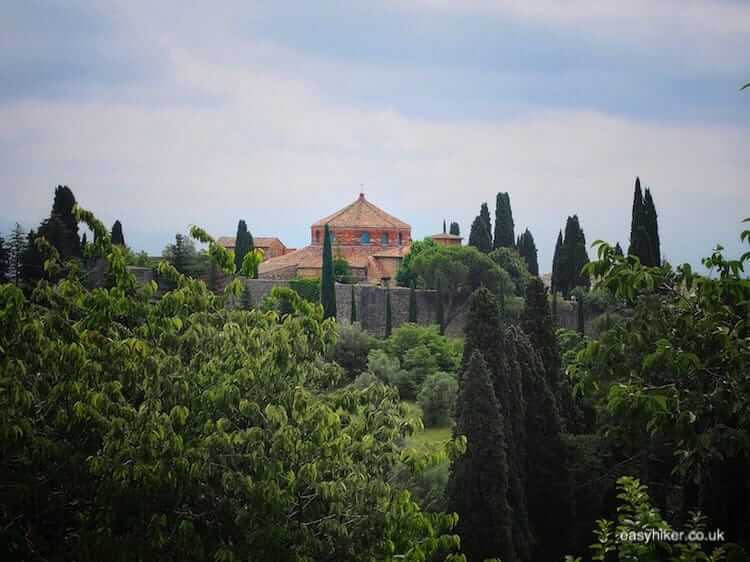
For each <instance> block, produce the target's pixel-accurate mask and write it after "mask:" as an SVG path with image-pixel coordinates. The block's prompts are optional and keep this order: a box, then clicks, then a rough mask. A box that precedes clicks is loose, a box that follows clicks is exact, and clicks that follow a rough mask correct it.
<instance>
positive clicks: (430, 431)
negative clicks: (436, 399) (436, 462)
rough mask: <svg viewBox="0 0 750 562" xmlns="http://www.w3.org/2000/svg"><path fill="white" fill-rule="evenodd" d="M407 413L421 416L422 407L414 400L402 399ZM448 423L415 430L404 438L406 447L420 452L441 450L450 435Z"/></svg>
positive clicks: (450, 430)
mask: <svg viewBox="0 0 750 562" xmlns="http://www.w3.org/2000/svg"><path fill="white" fill-rule="evenodd" d="M404 404H405V405H406V407H407V409H408V412H409V415H410V416H414V417H417V418H420V419H421V418H422V409H421V408H420V407H419V404H417V403H416V402H410V401H404ZM452 436H453V435H452V429H451V426H450V425H444V426H438V427H426V428H424V429H422V430H418V431H416V432H415V433H414V434H412V435H411V436H410V437H409V438H408V439H407V440H406V443H405V445H406V447H408V448H413V449H416V450H417V451H419V452H422V453H425V454H427V453H435V452H437V451H439V450H441V449H442V448H443V447H444V446H445V444H446V443H447V442H448V441H450V439H451V437H452Z"/></svg>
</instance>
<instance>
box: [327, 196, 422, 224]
mask: <svg viewBox="0 0 750 562" xmlns="http://www.w3.org/2000/svg"><path fill="white" fill-rule="evenodd" d="M326 224H327V225H328V226H331V227H337V228H352V227H357V228H359V227H361V228H408V229H411V226H409V225H408V224H406V223H405V222H404V221H401V220H399V219H397V218H396V217H394V216H392V215H389V214H388V213H386V212H385V211H384V210H383V209H381V208H380V207H377V206H375V205H373V204H372V203H370V202H369V201H368V200H367V199H365V194H364V193H360V194H359V198H358V199H357V200H356V201H355V202H354V203H352V204H351V205H347V206H346V207H344V208H343V209H341V210H340V211H336V212H335V213H333V214H332V215H328V216H327V217H325V218H322V219H320V220H319V221H318V222H316V223H314V224H313V225H312V226H314V227H315V226H325V225H326Z"/></svg>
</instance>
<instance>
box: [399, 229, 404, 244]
mask: <svg viewBox="0 0 750 562" xmlns="http://www.w3.org/2000/svg"><path fill="white" fill-rule="evenodd" d="M403 243H404V235H403V234H401V233H400V232H399V233H398V245H399V246H400V245H401V244H403Z"/></svg>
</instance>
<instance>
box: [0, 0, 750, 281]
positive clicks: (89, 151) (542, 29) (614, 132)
mask: <svg viewBox="0 0 750 562" xmlns="http://www.w3.org/2000/svg"><path fill="white" fill-rule="evenodd" d="M749 41H750V2H747V1H744V0H723V1H722V0H706V1H697V0H659V1H658V2H654V1H653V0H628V1H627V2H622V1H619V0H618V1H614V0H613V1H611V2H610V1H605V0H601V1H597V0H568V1H566V2H561V1H560V0H534V1H533V2H530V1H518V2H510V1H502V0H382V1H375V0H371V1H368V2H359V1H352V0H348V1H345V0H342V1H327V0H316V1H312V0H311V1H304V2H300V1H294V2H292V1H289V2H286V1H280V0H277V1H273V2H254V1H252V0H242V1H237V2H231V1H220V2H178V1H159V2H152V1H149V2H146V1H140V0H127V1H124V2H119V1H108V2H95V1H91V2H85V1H79V0H65V1H62V0H61V1H46V2H44V1H36V0H10V1H8V2H5V3H4V4H3V14H2V17H1V18H0V76H1V77H2V79H1V80H0V190H1V191H2V199H1V200H2V204H1V205H0V231H3V232H7V231H8V230H9V228H10V227H11V225H12V224H13V223H14V222H16V221H18V222H20V223H21V224H23V225H24V226H25V227H26V228H29V227H35V226H36V225H37V224H38V223H39V221H40V220H41V219H42V218H44V216H46V215H47V214H48V213H49V208H50V205H51V199H52V193H53V190H54V186H56V185H57V184H67V185H69V186H70V187H71V188H72V189H73V191H74V192H75V194H76V196H77V198H78V200H79V202H80V203H81V204H82V205H83V206H85V207H87V208H90V209H91V210H93V211H94V212H95V213H96V214H97V215H98V216H99V217H100V218H101V219H102V220H104V221H105V222H106V223H108V224H111V223H112V222H113V221H114V220H115V219H120V220H121V221H122V222H123V225H124V229H125V237H126V240H127V241H128V243H129V245H131V246H132V247H134V248H135V249H139V250H140V249H144V250H147V251H148V252H150V253H152V254H155V253H157V254H158V253H159V252H160V251H161V249H162V248H163V247H164V245H165V244H166V243H167V242H169V239H170V238H173V236H174V233H175V232H178V231H185V230H186V228H187V226H188V225H189V224H198V225H201V226H204V227H205V228H207V229H208V230H209V231H210V232H211V233H213V234H215V235H223V234H233V233H234V231H235V229H236V224H237V220H238V219H239V218H244V219H246V220H247V222H248V225H249V226H250V228H251V230H252V231H253V233H254V234H256V235H262V236H263V235H265V236H269V235H275V236H279V237H280V238H281V239H282V240H283V241H284V242H285V243H287V245H289V246H302V245H304V244H306V242H307V240H308V237H309V224H311V223H312V222H314V221H315V220H317V219H318V218H320V217H322V216H325V215H327V214H329V213H331V212H332V211H334V210H336V209H338V208H339V207H342V206H343V205H345V204H347V203H349V202H351V201H353V200H354V199H355V198H356V197H357V194H358V193H359V191H360V185H362V184H363V185H364V188H363V189H364V191H365V193H366V194H367V197H368V199H370V200H371V201H373V202H374V203H376V204H378V205H380V206H381V207H383V208H384V209H385V210H387V211H389V212H390V213H392V214H394V215H396V216H398V217H399V218H402V219H403V220H405V221H407V222H409V223H410V224H411V225H412V227H413V235H414V237H416V238H421V237H423V236H425V235H429V234H433V233H435V232H437V231H439V230H440V229H441V227H442V220H443V218H444V217H445V218H446V219H448V220H449V221H450V220H457V221H459V222H460V224H461V227H462V231H463V232H464V233H468V227H469V225H470V222H471V220H472V218H473V217H474V215H476V214H477V212H478V209H479V205H480V204H481V203H482V202H483V201H488V202H490V208H491V210H492V209H494V197H495V194H496V193H497V192H498V191H508V192H510V196H511V203H512V206H513V212H514V217H515V222H516V230H517V232H518V231H519V229H520V230H522V229H523V228H525V227H529V228H530V229H531V231H532V232H533V234H534V236H535V238H536V240H537V245H538V246H539V251H540V260H541V261H540V265H541V269H543V270H545V271H546V270H548V269H549V267H550V261H551V252H552V248H553V245H554V241H555V237H556V234H557V230H558V229H559V228H560V227H561V226H562V225H563V223H564V221H565V217H566V216H567V215H569V214H573V213H577V214H578V215H579V217H580V219H581V223H582V225H583V227H584V230H585V232H586V235H587V238H588V240H589V241H593V240H594V239H597V238H603V239H607V240H610V241H613V242H614V241H617V240H619V241H621V242H622V243H623V245H626V243H627V237H628V228H629V220H630V204H631V201H632V188H633V181H634V179H635V176H636V175H639V176H640V177H641V180H642V182H643V183H644V184H645V185H646V186H650V187H651V188H652V192H653V194H654V199H655V201H656V205H657V209H658V211H659V214H660V227H661V236H662V251H663V253H664V254H666V256H667V258H668V259H670V260H671V261H673V262H682V261H691V262H693V263H695V262H697V261H698V259H699V258H700V257H701V256H704V255H707V254H708V253H709V251H710V249H711V248H712V247H713V245H714V244H716V243H717V242H721V243H723V244H724V245H725V246H726V247H727V248H728V249H729V250H730V251H731V252H732V253H735V254H736V253H737V252H739V249H740V244H739V240H738V233H739V231H740V221H741V219H743V218H744V217H747V216H750V185H749V184H750V180H749V179H748V176H749V174H750V170H749V166H748V163H749V162H750V154H749V151H750V92H748V91H745V92H739V91H738V89H739V87H740V86H741V85H742V84H744V83H745V82H747V81H750V58H748V42H749Z"/></svg>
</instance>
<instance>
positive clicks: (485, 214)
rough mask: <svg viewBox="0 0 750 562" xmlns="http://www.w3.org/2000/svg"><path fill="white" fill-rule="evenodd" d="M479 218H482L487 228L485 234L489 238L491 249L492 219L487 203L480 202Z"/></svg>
mask: <svg viewBox="0 0 750 562" xmlns="http://www.w3.org/2000/svg"><path fill="white" fill-rule="evenodd" d="M479 218H481V219H482V222H483V223H484V226H485V228H486V229H487V236H489V238H490V249H492V221H491V220H490V209H489V207H487V203H482V206H481V207H480V208H479Z"/></svg>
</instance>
